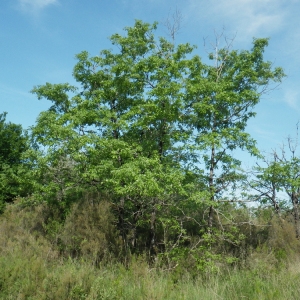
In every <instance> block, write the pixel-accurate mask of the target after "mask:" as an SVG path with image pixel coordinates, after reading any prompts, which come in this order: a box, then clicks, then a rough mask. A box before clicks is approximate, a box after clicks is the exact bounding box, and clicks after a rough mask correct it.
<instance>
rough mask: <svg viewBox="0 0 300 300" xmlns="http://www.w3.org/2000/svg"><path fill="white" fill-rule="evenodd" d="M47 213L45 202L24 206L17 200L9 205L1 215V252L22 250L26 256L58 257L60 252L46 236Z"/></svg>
mask: <svg viewBox="0 0 300 300" xmlns="http://www.w3.org/2000/svg"><path fill="white" fill-rule="evenodd" d="M47 214H48V209H47V207H46V206H45V205H43V204H40V205H38V206H32V207H25V208H24V207H22V205H20V203H18V201H17V202H15V203H13V204H10V205H8V206H7V209H6V210H5V212H4V213H3V214H2V215H1V216H0V253H12V252H14V251H19V250H21V251H22V253H23V254H24V256H26V255H28V257H31V256H34V255H37V256H39V257H42V259H45V260H46V259H47V260H48V259H51V258H53V259H56V258H57V257H58V252H57V251H56V250H55V249H54V247H53V245H52V244H51V243H50V242H49V241H48V240H47V239H46V238H45V236H44V229H43V224H44V222H45V219H46V218H47Z"/></svg>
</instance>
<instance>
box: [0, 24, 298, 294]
mask: <svg viewBox="0 0 300 300" xmlns="http://www.w3.org/2000/svg"><path fill="white" fill-rule="evenodd" d="M156 26H157V24H153V25H150V24H147V23H143V22H141V21H136V22H135V25H134V26H133V27H128V28H126V29H125V35H124V36H121V35H119V34H115V35H113V36H112V37H111V42H112V45H113V46H114V49H112V50H103V51H101V52H100V54H99V55H98V56H90V55H89V54H88V53H87V52H86V51H84V52H82V53H80V54H78V55H77V60H78V62H77V64H76V65H75V67H74V72H73V75H74V78H75V79H76V80H77V82H78V86H71V85H70V84H68V83H63V84H50V83H46V84H45V85H42V86H36V87H34V88H33V91H32V92H33V93H35V94H36V95H37V97H38V98H39V99H42V98H45V99H47V100H49V101H51V102H52V106H51V107H50V108H49V110H47V111H44V112H41V113H40V115H39V116H38V119H37V122H36V125H35V126H33V127H32V128H31V129H30V132H29V133H28V134H27V133H25V132H23V130H22V128H21V126H20V125H15V124H11V123H6V122H5V114H2V115H1V117H0V136H1V139H0V163H1V164H0V176H1V183H0V184H1V185H0V200H1V201H2V202H1V203H2V214H1V216H0V232H1V235H0V265H1V270H3V271H2V272H1V274H0V297H1V298H3V299H27V298H28V299H198V298H199V295H201V297H202V298H205V299H219V298H225V299H241V298H243V297H246V298H248V299H258V298H259V299H282V298H287V299H292V298H296V295H298V294H299V288H298V287H297V285H296V284H295V282H297V279H298V278H299V276H300V275H299V272H298V270H297V268H296V267H297V266H298V264H299V259H297V256H298V254H299V252H300V242H299V236H300V233H299V232H300V219H299V211H298V205H299V204H298V199H299V195H300V192H299V188H300V186H299V179H298V177H299V170H300V168H299V167H298V166H299V158H298V156H297V151H296V150H297V142H295V141H292V140H291V139H289V141H288V149H289V151H290V152H289V153H290V156H288V155H287V152H286V151H284V149H283V150H282V153H281V154H279V152H278V151H277V152H274V154H273V156H272V157H273V160H271V161H270V160H268V158H264V157H262V155H261V154H260V153H259V150H258V149H257V148H256V144H255V141H254V140H253V139H252V138H251V136H250V135H249V134H248V133H247V132H246V126H247V122H248V120H249V119H250V118H253V117H254V116H255V111H254V109H255V106H256V104H257V103H258V102H259V101H260V98H261V95H262V94H263V93H265V92H267V91H269V89H270V86H272V84H273V83H275V84H278V83H280V82H281V80H282V78H283V77H284V73H283V70H282V69H281V68H274V67H273V65H272V64H271V63H270V62H267V61H265V60H264V57H263V54H264V50H265V48H266V47H267V45H268V40H267V39H254V40H253V46H252V49H251V50H242V51H238V50H232V45H231V44H226V46H225V47H224V48H222V49H218V48H216V49H215V51H214V52H213V53H211V54H209V59H210V61H211V63H210V64H206V63H204V62H203V61H202V60H201V58H200V57H199V56H198V55H196V54H194V50H195V48H194V47H192V46H191V45H189V44H180V45H177V46H176V45H175V44H174V41H171V42H170V41H169V40H167V39H165V38H156V37H155V34H154V33H155V30H156ZM172 37H174V34H173V35H172ZM237 149H241V150H243V151H247V152H248V153H250V154H251V155H253V156H256V157H257V159H258V161H260V162H261V163H259V164H258V165H257V166H256V167H255V168H253V172H252V174H251V175H249V174H248V173H246V172H245V171H244V170H242V168H241V162H240V161H239V160H237V159H236V158H235V155H234V154H235V152H234V151H235V150H237ZM279 192H280V193H279ZM282 193H285V195H286V197H283V198H282V199H280V198H279V197H278V195H282ZM247 201H248V202H249V201H252V202H255V204H254V205H253V204H252V205H247V203H248V202H247Z"/></svg>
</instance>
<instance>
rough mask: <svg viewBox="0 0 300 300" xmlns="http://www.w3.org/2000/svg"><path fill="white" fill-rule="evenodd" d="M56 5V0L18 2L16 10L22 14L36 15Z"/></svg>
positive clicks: (25, 0)
mask: <svg viewBox="0 0 300 300" xmlns="http://www.w3.org/2000/svg"><path fill="white" fill-rule="evenodd" d="M58 3H59V2H58V0H18V8H19V9H20V10H21V11H23V12H26V13H33V14H36V13H38V12H40V11H41V10H43V9H45V8H46V7H48V6H50V5H54V4H58Z"/></svg>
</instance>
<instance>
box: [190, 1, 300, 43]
mask: <svg viewBox="0 0 300 300" xmlns="http://www.w3.org/2000/svg"><path fill="white" fill-rule="evenodd" d="M294 2H296V1H293V0H291V5H292V4H293V3H294ZM286 3H287V2H286V1H283V0H219V1H206V2H205V4H204V5H203V2H202V1H199V0H189V11H190V13H191V14H193V15H194V16H195V17H198V18H199V20H201V19H203V17H205V18H206V19H207V20H209V22H212V23H213V25H214V26H216V25H217V26H219V25H220V23H221V24H223V25H225V27H226V28H235V29H236V30H238V35H239V36H241V35H242V36H244V37H245V38H247V39H248V38H249V37H253V36H258V35H260V34H263V35H266V34H267V35H268V34H271V33H273V32H274V31H277V30H281V29H282V27H283V26H284V25H285V24H287V23H288V11H289V8H288V7H287V5H286Z"/></svg>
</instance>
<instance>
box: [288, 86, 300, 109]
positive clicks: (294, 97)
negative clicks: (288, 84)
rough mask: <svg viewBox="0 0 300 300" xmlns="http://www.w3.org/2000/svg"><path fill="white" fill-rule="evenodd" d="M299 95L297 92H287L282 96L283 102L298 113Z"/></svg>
mask: <svg viewBox="0 0 300 300" xmlns="http://www.w3.org/2000/svg"><path fill="white" fill-rule="evenodd" d="M299 100H300V93H299V91H297V90H291V89H289V90H287V91H286V92H285V94H284V101H285V102H286V103H287V104H288V106H289V107H291V108H292V109H294V110H297V111H300V107H299Z"/></svg>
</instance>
